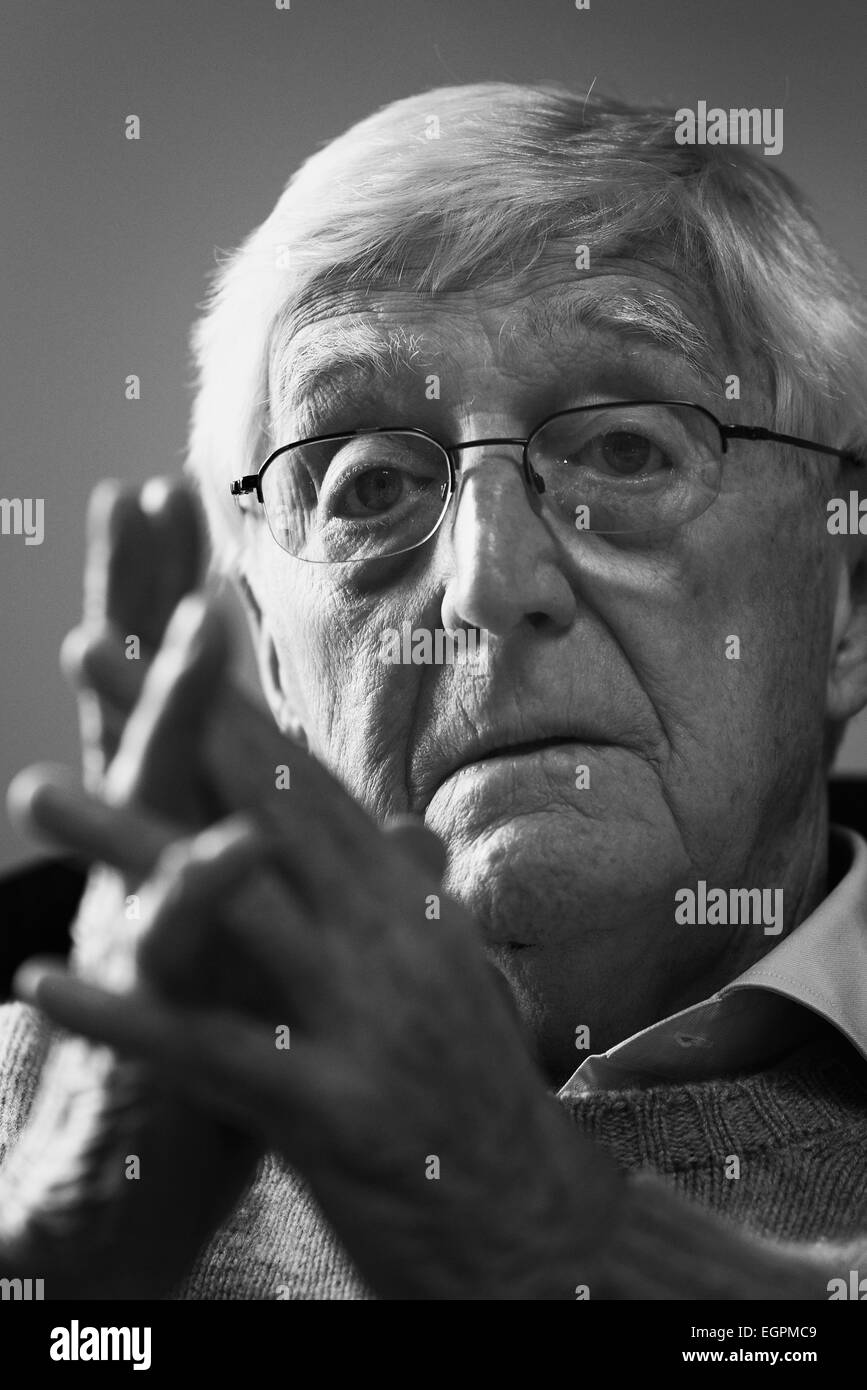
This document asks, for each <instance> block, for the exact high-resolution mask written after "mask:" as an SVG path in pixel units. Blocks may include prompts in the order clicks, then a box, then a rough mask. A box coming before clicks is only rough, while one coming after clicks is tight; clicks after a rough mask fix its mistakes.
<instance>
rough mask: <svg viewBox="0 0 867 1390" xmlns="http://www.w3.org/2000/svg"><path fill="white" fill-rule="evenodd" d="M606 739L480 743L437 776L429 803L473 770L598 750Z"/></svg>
mask: <svg viewBox="0 0 867 1390" xmlns="http://www.w3.org/2000/svg"><path fill="white" fill-rule="evenodd" d="M607 742H608V740H606V739H599V738H595V737H592V736H587V735H584V736H582V735H581V734H578V733H568V734H547V735H545V736H543V737H540V738H533V739H521V740H515V742H511V741H510V740H508V739H506V740H503V741H497V742H490V743H488V742H487V741H484V742H480V743H479V745H478V746H477V747H473V748H469V749H465V750H463V752H462V754H461V755H460V756H459V757H458V758H456V760H455V761H454V763H452V764H451V765H450V766H448V767H446V768H444V769H443V770H442V771H441V772H440V773H439V775H438V776H437V778H436V780H435V782H434V783H433V785H432V786H431V787H430V789H429V791H428V797H427V799H428V801H430V800H432V799H433V797H435V796H436V794H437V792H438V791H440V789H441V788H442V787H443V786H444V784H445V783H446V782H448V781H450V780H451V779H452V778H453V777H458V776H460V775H461V774H462V773H467V772H471V771H472V770H473V769H474V768H478V767H480V766H484V765H485V764H487V763H491V762H494V761H496V760H504V761H509V762H511V761H513V760H514V759H517V758H527V757H533V756H534V755H538V754H540V753H544V752H546V751H547V750H548V749H552V748H561V747H568V746H572V747H574V746H576V745H581V746H583V747H588V746H597V745H601V744H603V743H607Z"/></svg>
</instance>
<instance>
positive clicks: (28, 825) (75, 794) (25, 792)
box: [7, 764, 178, 877]
mask: <svg viewBox="0 0 867 1390" xmlns="http://www.w3.org/2000/svg"><path fill="white" fill-rule="evenodd" d="M7 804H8V808H9V814H10V817H11V818H12V820H13V822H14V823H15V824H16V825H17V826H18V827H19V828H20V829H22V830H23V831H25V832H26V833H28V834H31V835H33V836H35V837H36V838H39V839H45V840H48V841H49V843H51V844H54V845H57V846H58V847H60V848H62V849H64V850H66V851H67V852H71V853H73V854H77V855H80V856H81V857H82V858H83V859H86V860H88V861H90V860H94V859H100V860H103V861H104V862H105V863H107V864H111V865H112V866H113V867H115V868H118V869H120V870H122V871H123V872H125V873H130V874H133V875H136V876H138V877H144V876H145V875H147V874H148V873H150V872H151V871H152V869H153V868H154V866H155V864H156V862H157V860H158V858H159V856H160V855H161V854H162V852H163V851H164V850H165V849H166V848H167V847H168V846H169V845H170V844H171V843H172V842H173V841H174V840H175V839H176V838H177V833H178V832H177V828H176V827H174V826H172V825H170V824H169V823H168V822H165V821H161V820H160V819H159V818H158V817H156V816H153V815H149V814H145V813H143V812H141V811H139V810H137V809H136V808H134V807H123V806H109V805H107V804H106V803H105V802H104V801H103V800H102V799H101V798H99V797H96V796H94V795H93V794H91V793H89V792H87V791H85V790H83V788H82V787H81V786H80V785H79V784H78V783H77V782H76V780H75V778H74V776H73V775H72V773H71V772H70V771H69V770H68V769H67V768H60V767H55V766H53V765H51V764H37V765H36V766H34V767H29V768H25V769H24V771H23V772H19V774H18V775H17V777H15V778H13V780H12V782H11V784H10V787H9V792H8V795H7Z"/></svg>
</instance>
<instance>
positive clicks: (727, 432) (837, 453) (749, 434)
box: [720, 425, 865, 464]
mask: <svg viewBox="0 0 867 1390" xmlns="http://www.w3.org/2000/svg"><path fill="white" fill-rule="evenodd" d="M720 434H721V435H722V437H723V447H725V441H726V440H727V439H770V440H774V441H775V442H776V443H778V444H794V445H795V446H796V448H799V449H812V450H813V452H814V453H816V454H831V455H832V456H833V457H834V458H838V459H842V460H843V462H844V463H855V464H863V463H864V462H865V460H864V459H862V458H859V456H858V454H854V453H852V451H851V449H831V448H829V447H828V445H827V444H814V443H813V441H812V440H811V439H800V438H799V437H798V435H795V434H777V433H776V431H775V430H766V429H763V428H762V426H761V425H720Z"/></svg>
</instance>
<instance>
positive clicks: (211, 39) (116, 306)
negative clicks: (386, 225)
mask: <svg viewBox="0 0 867 1390" xmlns="http://www.w3.org/2000/svg"><path fill="white" fill-rule="evenodd" d="M284 3H285V0H284ZM3 10H4V13H3V21H2V31H0V34H2V36H0V130H2V153H0V158H2V181H0V188H2V212H0V218H2V270H3V274H2V290H0V295H2V301H0V307H2V370H0V391H2V413H0V441H2V445H0V447H2V489H0V491H2V494H3V495H4V496H6V497H10V498H13V497H20V498H26V497H31V498H40V497H41V498H44V499H45V538H44V541H43V543H42V545H32V546H26V545H25V544H24V538H23V536H13V535H5V536H0V585H2V590H0V591H2V614H3V617H2V624H3V625H2V640H3V679H2V696H0V698H2V729H3V738H2V754H0V781H2V783H3V786H4V788H5V786H6V785H8V782H9V780H10V778H11V777H12V776H13V775H14V773H15V772H17V771H18V770H19V769H20V768H21V767H22V766H24V765H26V764H27V763H30V762H33V761H36V760H42V759H51V760H58V761H61V762H67V763H76V762H77V757H78V746H77V727H76V717H75V710H74V705H73V701H72V698H71V696H70V694H69V692H68V691H67V689H66V686H65V684H64V682H63V680H62V678H61V676H60V674H59V669H58V660H57V653H58V648H59V645H60V642H61V640H62V638H63V636H64V634H65V633H66V632H67V631H68V629H69V628H70V627H71V626H73V625H74V624H75V623H76V621H77V620H78V616H79V612H80V602H81V599H80V595H81V572H82V561H83V556H84V546H83V542H84V521H85V509H86V505H87V499H88V495H89V493H90V491H91V488H92V487H93V485H94V484H95V483H96V482H97V481H98V480H99V479H101V478H104V477H115V478H121V479H128V480H130V481H133V480H143V479H144V478H146V477H147V476H149V475H151V474H154V473H166V472H168V473H172V472H177V471H178V470H179V469H180V466H181V460H182V457H183V451H184V444H185V438H186V429H187V418H188V411H189V402H190V386H191V376H192V373H191V365H190V357H189V350H188V341H189V330H190V326H191V324H192V321H193V319H194V317H195V316H196V312H197V306H198V305H199V303H200V302H201V300H202V298H203V295H204V291H205V284H206V275H207V274H208V272H209V271H210V270H211V269H212V268H213V266H214V264H215V255H216V254H217V253H219V252H224V251H226V250H229V249H231V248H233V247H234V246H235V245H236V244H237V243H238V242H239V241H240V240H241V239H242V238H243V237H245V236H246V234H247V233H248V232H249V231H250V230H251V229H252V228H253V226H254V225H256V224H257V223H258V222H260V221H261V220H262V219H263V218H264V217H265V216H266V215H267V214H268V213H269V212H270V210H271V208H272V207H273V205H274V203H275V201H276V199H277V196H278V194H279V193H280V191H281V190H282V188H283V186H284V184H285V183H286V181H287V179H288V177H289V175H290V174H291V172H292V171H293V170H294V169H295V168H296V166H297V165H298V164H299V162H300V161H301V160H302V159H304V158H305V157H306V156H307V155H308V154H310V153H311V152H312V151H313V150H315V149H317V148H319V147H320V146H321V145H322V144H324V143H325V142H327V141H328V140H329V139H330V138H331V137H333V136H335V135H337V134H339V133H340V132H341V131H342V130H344V129H345V128H346V127H347V126H348V125H350V124H352V123H353V122H354V121H356V120H358V119H359V118H360V117H362V116H366V115H368V114H369V113H370V112H371V111H373V110H374V109H375V108H377V107H379V106H381V105H383V104H384V103H386V102H388V101H391V100H393V99H394V98H397V97H402V96H408V95H410V94H412V93H414V92H419V91H423V90H425V89H427V88H431V87H435V86H443V85H451V84H454V83H463V82H475V81H481V80H491V79H496V80H505V81H516V82H521V81H532V80H534V79H544V78H550V79H554V80H558V81H561V82H564V83H567V84H568V85H570V86H572V87H574V88H575V89H576V90H577V91H579V92H585V91H586V90H587V88H588V87H589V86H590V84H591V82H593V81H594V80H595V82H596V83H597V84H598V86H599V88H600V89H601V90H603V91H606V92H609V93H613V94H615V95H619V96H621V97H623V98H625V99H629V100H633V101H637V102H664V103H667V104H670V105H671V108H672V111H674V110H676V109H677V108H678V107H681V106H689V107H692V108H693V109H694V108H695V107H696V104H697V102H698V101H700V100H704V101H706V102H707V103H708V106H709V107H710V106H721V107H724V108H730V107H744V106H746V107H753V106H757V107H760V108H761V107H768V108H776V107H782V108H783V110H784V112H785V116H784V148H783V152H782V154H781V155H780V156H779V157H778V159H779V167H780V168H781V169H782V170H784V171H785V172H786V173H787V174H789V175H790V176H791V177H793V178H794V179H795V180H796V182H798V183H799V184H800V185H801V186H802V188H804V189H805V191H806V192H807V193H808V195H809V197H810V198H811V200H812V202H813V204H814V206H815V207H816V208H817V209H818V211H819V215H820V219H821V221H822V223H823V225H824V227H825V230H826V232H827V233H828V234H829V235H830V237H831V239H832V240H833V241H834V242H836V244H837V246H838V247H839V249H840V250H841V252H842V253H843V255H844V257H845V258H846V259H847V260H848V261H849V263H850V265H851V266H852V267H853V269H854V270H855V271H856V273H857V274H858V275H859V277H860V278H861V279H862V281H863V280H865V279H867V250H865V243H864V213H865V197H864V175H863V171H864V169H865V168H867V84H865V82H864V73H863V64H864V55H865V52H867V13H865V9H864V5H863V0H825V3H823V4H818V3H816V2H815V0H796V2H793V0H726V2H725V3H723V0H720V3H710V0H590V8H589V9H582V10H579V9H577V8H576V5H575V0H290V3H289V5H288V8H285V9H278V8H277V6H276V4H275V3H274V0H183V3H179V0H138V3H136V0H5V4H4V7H3ZM129 115H136V116H138V117H139V119H140V121H141V138H140V139H139V140H137V141H132V140H127V139H126V138H125V136H124V128H125V121H126V118H127V116H129ZM133 373H134V374H135V375H137V376H138V377H139V378H140V380H141V399H140V400H138V401H128V400H126V399H125V394H124V389H125V388H124V383H125V378H126V377H127V376H128V375H130V374H133ZM241 659H242V661H246V660H247V657H246V656H245V654H244V652H243V649H242V655H241ZM838 767H839V768H840V769H841V770H864V769H867V716H865V715H862V716H861V717H860V718H859V719H858V720H857V721H855V722H854V723H853V725H852V726H851V728H850V730H849V733H848V735H847V737H846V741H845V744H844V746H843V748H842V749H841V753H840V756H839V759H838ZM33 852H34V851H33V849H32V847H30V846H29V845H26V844H25V843H24V842H22V841H21V840H20V839H19V837H17V836H16V835H15V833H14V832H13V830H12V828H11V827H10V825H9V824H8V821H7V820H6V817H5V815H3V816H2V817H0V868H2V867H4V866H8V865H9V864H12V863H14V862H16V861H19V860H21V859H23V858H25V857H27V856H28V854H32V853H33Z"/></svg>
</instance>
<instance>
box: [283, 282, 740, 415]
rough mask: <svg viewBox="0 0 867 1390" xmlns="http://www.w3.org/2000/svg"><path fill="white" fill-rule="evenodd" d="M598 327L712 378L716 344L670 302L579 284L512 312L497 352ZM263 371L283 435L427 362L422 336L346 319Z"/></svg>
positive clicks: (564, 350) (515, 354)
mask: <svg viewBox="0 0 867 1390" xmlns="http://www.w3.org/2000/svg"><path fill="white" fill-rule="evenodd" d="M594 328H595V329H599V330H601V331H603V332H607V333H609V334H612V335H614V336H619V337H621V338H630V339H633V340H635V341H639V342H640V341H643V342H646V343H649V344H650V345H651V346H653V347H655V348H657V349H661V350H662V351H664V352H667V353H670V354H672V355H674V356H676V357H677V358H678V359H679V361H680V362H681V363H682V364H683V365H685V366H686V367H687V368H689V370H690V371H692V372H693V373H694V374H695V376H696V377H697V378H699V380H701V381H702V382H703V383H704V384H705V385H714V384H715V383H716V381H717V377H718V365H717V368H716V370H715V364H718V361H719V347H718V346H717V345H715V344H714V343H713V342H712V341H711V339H710V337H709V336H708V334H707V333H706V332H705V330H704V329H702V328H700V327H699V326H698V325H697V324H696V323H695V322H694V321H693V320H692V319H691V318H690V317H689V316H688V315H687V314H686V313H685V312H684V310H683V309H681V308H680V307H679V306H678V305H677V304H675V303H674V302H673V301H672V300H671V299H669V298H668V297H667V296H665V295H662V294H655V293H653V292H652V291H646V290H641V291H640V292H630V291H625V290H624V291H614V290H612V289H611V288H610V287H602V286H600V287H599V289H598V290H597V289H596V288H595V287H594V286H591V285H585V286H584V287H583V290H582V293H581V294H580V296H578V295H576V296H571V295H567V296H563V297H558V298H556V299H553V298H550V297H546V298H545V299H540V300H538V301H534V302H532V303H530V304H529V305H526V306H524V307H523V308H522V309H520V310H518V311H517V312H516V313H515V315H514V316H512V317H511V318H510V319H508V320H507V321H506V323H504V325H503V328H502V329H501V330H500V342H499V347H500V350H501V352H502V354H503V358H504V361H505V363H506V365H512V366H515V367H519V366H520V363H521V361H522V360H523V358H524V357H525V355H526V339H527V337H528V336H529V337H532V338H533V339H534V340H535V341H537V342H543V343H545V345H546V346H547V347H548V348H549V349H551V350H552V351H553V352H554V354H555V355H556V356H559V357H568V354H569V351H570V343H569V337H570V334H574V333H575V331H576V330H582V329H584V330H586V329H594ZM275 349H276V350H275V351H274V352H273V354H272V359H271V369H270V372H269V400H270V403H271V420H270V422H271V427H272V431H273V432H274V433H275V434H280V433H281V431H282V432H285V430H283V426H282V424H281V420H282V419H284V418H285V417H289V416H291V417H292V418H293V419H294V421H295V428H296V429H298V431H299V433H301V434H303V433H305V432H307V431H309V430H312V429H316V428H318V423H317V422H318V420H319V419H321V418H322V416H323V415H324V414H325V413H326V412H328V411H330V410H333V409H334V408H336V407H337V406H338V405H339V403H340V401H341V400H345V401H347V402H351V400H352V397H353V395H358V394H361V393H363V392H364V391H366V390H367V391H369V390H371V389H373V388H375V387H376V385H377V383H381V382H382V381H383V379H389V378H391V379H393V378H394V377H395V376H396V375H398V374H401V373H404V374H407V375H409V374H417V373H418V369H419V363H420V362H425V361H429V364H430V365H433V361H432V359H429V346H428V348H427V351H426V344H425V338H424V337H423V336H421V335H418V334H412V333H409V332H408V331H407V330H405V329H404V328H402V327H396V328H391V329H390V330H388V331H386V332H384V331H383V330H382V329H381V328H380V327H378V326H377V324H376V323H375V322H374V321H373V320H371V319H370V318H369V317H366V316H364V315H357V316H356V315H353V316H350V317H348V318H346V319H343V318H342V319H340V320H339V322H337V323H330V324H329V323H326V324H323V326H322V330H321V332H320V333H319V334H317V335H316V336H315V338H309V337H308V338H306V341H305V342H304V344H303V346H301V347H300V349H297V350H295V349H293V345H292V342H291V341H290V343H289V344H288V347H287V346H285V345H284V346H282V347H281V346H280V345H277V344H275Z"/></svg>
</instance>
